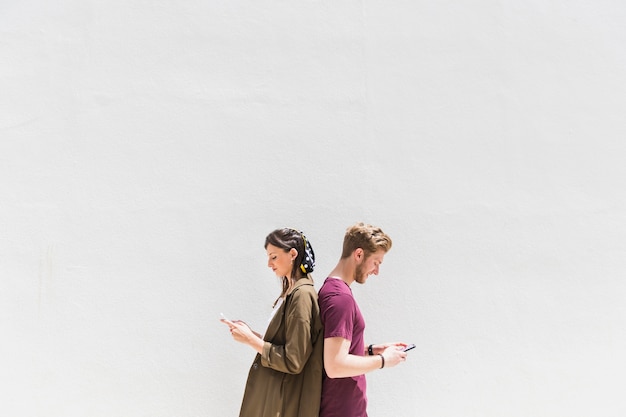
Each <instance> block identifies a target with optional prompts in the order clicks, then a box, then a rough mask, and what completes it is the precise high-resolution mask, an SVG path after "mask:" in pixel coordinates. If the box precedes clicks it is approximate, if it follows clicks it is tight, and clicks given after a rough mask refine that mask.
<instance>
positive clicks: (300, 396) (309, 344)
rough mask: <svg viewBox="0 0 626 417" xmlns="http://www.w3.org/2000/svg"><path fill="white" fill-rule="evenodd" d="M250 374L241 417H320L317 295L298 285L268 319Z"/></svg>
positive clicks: (304, 282)
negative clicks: (259, 349)
mask: <svg viewBox="0 0 626 417" xmlns="http://www.w3.org/2000/svg"><path fill="white" fill-rule="evenodd" d="M264 340H265V345H264V346H263V354H258V353H257V355H256V357H255V358H254V362H253V363H252V366H251V367H250V372H249V373H248V381H247V382H246V389H245V392H244V396H243V402H242V404H241V412H240V413H239V416H240V417H318V416H319V407H320V397H321V394H322V369H323V366H324V362H323V358H322V355H323V350H324V348H323V343H324V334H323V332H322V322H321V320H320V315H319V306H318V303H317V291H315V288H314V287H313V281H312V280H311V279H310V278H301V279H299V280H298V281H297V282H296V284H295V286H294V288H293V290H292V291H291V292H290V293H289V294H288V295H287V297H286V299H285V300H284V302H283V304H282V305H281V306H280V307H279V309H278V311H277V312H276V314H275V315H274V317H273V318H272V320H271V322H270V324H269V326H268V328H267V331H266V332H265V336H264Z"/></svg>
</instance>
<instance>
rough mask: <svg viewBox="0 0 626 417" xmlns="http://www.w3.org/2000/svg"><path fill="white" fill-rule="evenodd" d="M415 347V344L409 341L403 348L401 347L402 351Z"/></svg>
mask: <svg viewBox="0 0 626 417" xmlns="http://www.w3.org/2000/svg"><path fill="white" fill-rule="evenodd" d="M414 348H415V344H413V343H411V344H410V345H407V347H405V348H404V349H402V351H403V352H407V351H409V350H411V349H414Z"/></svg>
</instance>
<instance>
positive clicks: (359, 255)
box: [354, 248, 365, 262]
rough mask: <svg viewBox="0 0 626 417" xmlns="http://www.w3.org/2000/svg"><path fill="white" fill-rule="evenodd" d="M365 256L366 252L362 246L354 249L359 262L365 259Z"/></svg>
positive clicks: (355, 257)
mask: <svg viewBox="0 0 626 417" xmlns="http://www.w3.org/2000/svg"><path fill="white" fill-rule="evenodd" d="M364 257H365V253H364V252H363V249H362V248H356V249H355V250H354V259H355V260H356V261H357V262H361V261H362V260H363V258H364Z"/></svg>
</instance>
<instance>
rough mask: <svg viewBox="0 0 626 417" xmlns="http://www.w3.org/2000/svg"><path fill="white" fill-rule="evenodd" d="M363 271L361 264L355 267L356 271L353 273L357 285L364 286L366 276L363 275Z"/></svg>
mask: <svg viewBox="0 0 626 417" xmlns="http://www.w3.org/2000/svg"><path fill="white" fill-rule="evenodd" d="M364 269H365V268H363V264H361V265H357V266H356V270H355V271H354V280H355V281H356V282H358V283H359V284H365V281H367V274H364V273H363V270H364Z"/></svg>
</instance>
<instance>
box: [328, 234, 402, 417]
mask: <svg viewBox="0 0 626 417" xmlns="http://www.w3.org/2000/svg"><path fill="white" fill-rule="evenodd" d="M389 249H391V239H390V238H389V236H387V235H386V234H385V233H384V232H383V231H382V230H381V229H380V228H378V227H374V226H371V225H368V224H364V223H357V224H355V225H354V226H351V227H349V228H348V230H347V231H346V234H345V236H344V241H343V252H342V254H341V259H340V260H339V263H338V264H337V266H335V269H333V270H332V272H331V273H330V274H329V276H328V278H326V281H324V284H323V285H322V288H320V291H319V304H320V316H321V319H322V324H323V325H324V371H325V375H324V380H323V385H322V403H321V406H320V407H321V409H320V417H367V395H366V381H365V374H366V373H367V372H371V371H374V370H376V369H381V368H389V367H392V366H395V365H397V364H398V363H400V362H402V361H405V360H406V355H407V354H406V352H404V351H403V348H404V347H406V343H386V344H382V345H369V346H368V347H365V343H364V341H363V331H364V329H365V321H364V320H363V316H362V315H361V311H360V310H359V306H358V305H357V303H356V301H355V299H354V297H353V295H352V290H351V289H350V285H351V284H352V283H353V282H355V281H356V282H358V283H359V284H363V283H365V281H367V278H368V277H369V276H370V275H372V274H374V275H378V270H379V267H380V264H382V262H383V258H384V256H385V254H386V253H387V252H388V251H389Z"/></svg>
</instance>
